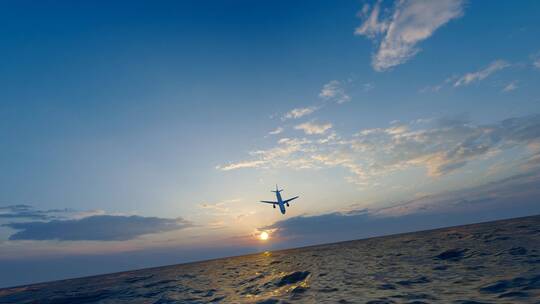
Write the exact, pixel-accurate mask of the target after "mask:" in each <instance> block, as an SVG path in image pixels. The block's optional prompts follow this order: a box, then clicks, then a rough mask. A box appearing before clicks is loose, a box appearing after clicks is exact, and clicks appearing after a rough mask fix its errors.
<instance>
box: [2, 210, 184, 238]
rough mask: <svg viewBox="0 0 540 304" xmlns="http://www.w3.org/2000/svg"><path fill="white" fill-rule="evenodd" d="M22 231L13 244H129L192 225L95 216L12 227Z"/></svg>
mask: <svg viewBox="0 0 540 304" xmlns="http://www.w3.org/2000/svg"><path fill="white" fill-rule="evenodd" d="M3 226H5V227H9V228H12V229H15V230H19V231H17V232H16V233H14V234H12V235H11V236H10V238H9V239H10V240H60V241H83V240H84V241H125V240H130V239H134V238H136V237H139V236H141V235H145V234H151V233H158V232H165V231H171V230H177V229H183V228H187V227H190V226H192V224H191V223H190V222H188V221H186V220H184V219H182V218H176V219H165V218H158V217H142V216H135V215H133V216H121V215H94V216H89V217H84V218H81V219H71V220H52V221H48V222H23V223H10V224H4V225H3Z"/></svg>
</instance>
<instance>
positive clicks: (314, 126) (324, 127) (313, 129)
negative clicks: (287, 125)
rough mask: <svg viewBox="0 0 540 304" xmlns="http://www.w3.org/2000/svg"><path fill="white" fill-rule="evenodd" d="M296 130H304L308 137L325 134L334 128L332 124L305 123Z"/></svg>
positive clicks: (296, 127)
mask: <svg viewBox="0 0 540 304" xmlns="http://www.w3.org/2000/svg"><path fill="white" fill-rule="evenodd" d="M294 128H295V129H296V130H302V131H304V133H306V134H308V135H313V134H324V133H326V131H328V130H330V129H331V128H332V124H331V123H316V122H305V123H303V124H299V125H297V126H295V127H294Z"/></svg>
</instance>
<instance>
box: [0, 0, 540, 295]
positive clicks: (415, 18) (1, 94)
mask: <svg viewBox="0 0 540 304" xmlns="http://www.w3.org/2000/svg"><path fill="white" fill-rule="evenodd" d="M538 12H540V3H539V2H538V1H532V0H531V1H520V2H519V3H510V2H503V1H497V2H490V3H489V5H488V4H487V3H485V2H481V1H462V0H441V1H407V0H402V1H357V0H355V1H352V0H350V1H349V0H347V1H293V2H291V1H279V0H277V1H162V2H159V3H156V2H154V1H130V2H129V3H128V2H125V1H97V2H92V3H90V2H86V3H84V2H72V1H7V2H2V3H1V4H0V33H1V36H2V39H1V40H0V54H1V56H0V70H1V71H2V73H0V83H2V89H1V90H0V147H1V149H0V168H1V170H0V268H1V269H6V270H8V271H2V273H0V287H6V286H15V285H20V284H28V283H35V282H42V281H48V280H55V279H63V278H71V277H79V276H86V275H93V274H98V273H109V272H116V271H122V270H130V269H137V268H144V267H151V266H160V265H168V264H176V263H183V262H190V261H195V260H202V259H209V258H218V257H224V256H231V255H239V254H247V253H253V252H259V251H264V250H275V249H281V248H291V247H299V246H306V245H312V244H322V243H328V242H336V241H342V240H351V239H359V238H365V237H372V236H379V235H387V234H392V233H402V232H408V231H416V230H422V229H430V228H437V227H444V226H450V225H459V224H466V223H473V222H480V221H489V220H495V219H501V218H509V217H518V216H527V215H535V214H539V213H540V204H538V198H540V190H539V189H540V85H539V84H540V40H539V39H536V37H540V16H539V13H538ZM276 184H278V185H279V186H280V187H281V188H284V192H283V196H284V197H285V198H288V197H292V196H296V195H299V196H300V198H299V199H297V200H295V201H293V202H292V203H291V206H290V208H288V209H287V214H286V215H282V214H281V213H279V212H278V211H277V210H275V209H273V208H271V206H269V205H267V204H260V203H258V201H260V200H272V199H274V196H273V195H274V194H273V193H271V192H270V190H272V189H273V188H274V187H275V185H276ZM263 231H264V232H267V233H268V234H269V239H268V240H265V241H263V240H261V239H260V238H259V237H258V236H259V235H260V233H262V232H263Z"/></svg>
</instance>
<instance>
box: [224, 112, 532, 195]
mask: <svg viewBox="0 0 540 304" xmlns="http://www.w3.org/2000/svg"><path fill="white" fill-rule="evenodd" d="M330 127H331V126H325V127H324V128H323V127H320V126H318V127H314V126H312V125H304V126H302V128H301V129H302V130H304V132H306V133H309V132H311V133H317V132H318V133H324V132H327V130H328V129H330ZM323 130H324V131H323ZM539 141H540V115H531V116H524V117H517V118H511V119H507V120H503V121H499V122H496V123H492V124H484V125H475V124H473V123H471V122H470V121H468V120H465V119H461V118H458V119H421V120H414V121H411V122H409V123H399V122H396V123H394V124H391V125H390V126H389V127H387V128H375V129H364V130H360V131H358V132H357V133H356V134H355V135H354V136H350V137H348V138H346V137H345V138H344V137H342V136H339V135H338V134H336V132H331V133H330V134H328V136H326V137H325V138H321V139H319V140H308V139H294V138H285V139H281V140H279V141H278V144H277V146H276V147H274V148H271V149H268V150H261V151H255V152H251V153H250V154H251V156H252V157H254V158H255V159H252V160H247V161H241V162H238V163H233V164H230V165H228V166H226V167H223V168H221V169H222V170H231V169H236V168H247V167H257V168H270V167H273V168H279V167H287V168H295V169H302V168H304V169H307V168H311V169H313V168H322V167H342V168H345V169H347V170H348V171H349V172H350V173H351V175H350V176H348V177H346V179H347V180H348V181H350V182H353V183H356V184H358V185H361V186H367V185H376V184H377V179H378V178H379V177H381V176H384V175H386V174H390V173H393V172H398V171H402V170H405V169H407V168H411V167H423V168H425V169H426V171H427V175H428V176H432V177H437V176H443V175H447V174H449V173H451V172H454V171H457V170H458V169H460V168H463V167H465V166H466V165H467V164H468V163H470V162H472V161H475V160H478V159H483V158H489V157H492V156H493V155H495V154H496V152H499V151H504V150H506V149H511V148H513V147H516V146H521V147H526V146H530V145H531V144H533V143H537V142H539ZM245 164H253V165H252V166H246V165H245Z"/></svg>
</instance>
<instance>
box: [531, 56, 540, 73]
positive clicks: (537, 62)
mask: <svg viewBox="0 0 540 304" xmlns="http://www.w3.org/2000/svg"><path fill="white" fill-rule="evenodd" d="M531 58H532V65H533V67H535V68H537V69H540V52H537V53H536V54H534V55H532V56H531Z"/></svg>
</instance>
